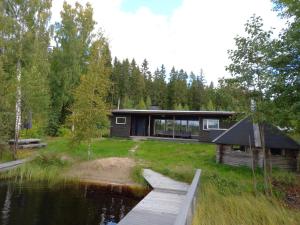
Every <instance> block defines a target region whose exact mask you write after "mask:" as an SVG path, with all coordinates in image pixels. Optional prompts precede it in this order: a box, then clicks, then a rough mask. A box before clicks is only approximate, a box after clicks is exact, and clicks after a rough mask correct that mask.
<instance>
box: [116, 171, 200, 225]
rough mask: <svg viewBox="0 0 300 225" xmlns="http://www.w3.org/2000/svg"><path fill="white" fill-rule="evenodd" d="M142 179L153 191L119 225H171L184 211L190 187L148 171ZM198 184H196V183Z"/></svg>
mask: <svg viewBox="0 0 300 225" xmlns="http://www.w3.org/2000/svg"><path fill="white" fill-rule="evenodd" d="M143 175H144V178H145V179H146V181H147V182H148V183H149V184H150V185H151V186H152V188H153V190H152V191H151V192H150V193H149V194H148V195H147V196H146V197H145V198H144V199H143V200H142V201H141V202H140V203H139V204H138V205H137V206H135V207H134V208H133V209H132V210H131V211H130V212H129V213H128V214H127V215H126V216H125V217H124V218H123V219H122V220H121V221H120V222H119V223H118V224H119V225H173V224H175V222H176V220H177V218H178V215H180V213H181V212H182V211H184V210H182V209H183V207H184V205H185V202H186V200H187V196H188V192H189V190H190V185H188V184H186V183H183V182H178V181H175V180H173V179H171V178H169V177H166V176H163V175H161V174H159V173H156V172H154V171H152V170H150V169H145V170H144V173H143ZM197 183H198V182H197Z"/></svg>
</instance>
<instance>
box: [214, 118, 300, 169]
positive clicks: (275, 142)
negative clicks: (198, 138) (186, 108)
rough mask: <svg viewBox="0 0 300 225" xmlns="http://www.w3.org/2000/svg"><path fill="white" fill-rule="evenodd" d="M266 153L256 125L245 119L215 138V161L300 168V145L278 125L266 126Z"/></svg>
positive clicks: (237, 164)
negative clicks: (265, 163)
mask: <svg viewBox="0 0 300 225" xmlns="http://www.w3.org/2000/svg"><path fill="white" fill-rule="evenodd" d="M264 131H265V132H264V133H265V147H266V154H265V155H264V154H263V151H262V147H261V146H262V145H261V135H260V132H259V128H258V125H257V124H254V123H253V122H252V120H251V119H250V118H245V119H243V120H241V121H240V122H238V123H236V124H235V125H233V126H232V127H231V128H229V129H228V130H227V131H225V132H224V133H222V134H221V135H220V136H219V137H217V138H216V139H215V140H213V142H214V143H216V144H217V147H216V161H217V162H218V163H223V164H228V165H232V166H242V165H243V166H248V167H261V168H262V167H264V157H266V162H267V166H271V167H273V168H274V167H278V168H281V169H285V170H290V171H299V160H300V153H299V152H300V151H299V150H300V148H299V145H298V144H297V143H296V142H295V141H294V140H293V139H292V138H290V137H288V136H287V135H285V134H284V133H283V132H282V131H280V130H279V129H278V128H277V127H275V126H272V125H270V124H265V125H264Z"/></svg>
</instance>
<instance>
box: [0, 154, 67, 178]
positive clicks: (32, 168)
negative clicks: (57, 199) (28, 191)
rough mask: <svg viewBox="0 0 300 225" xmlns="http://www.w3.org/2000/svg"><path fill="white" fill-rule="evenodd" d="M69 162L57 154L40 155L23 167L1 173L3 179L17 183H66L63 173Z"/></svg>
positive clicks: (0, 176)
mask: <svg viewBox="0 0 300 225" xmlns="http://www.w3.org/2000/svg"><path fill="white" fill-rule="evenodd" d="M69 165H70V164H69V162H68V161H66V160H64V159H63V158H61V157H60V156H58V155H56V154H40V155H38V156H37V157H36V158H35V159H34V160H33V161H31V162H28V163H26V164H24V165H21V166H19V167H17V168H15V169H13V170H9V171H7V172H3V173H0V178H1V179H14V180H15V181H18V182H22V181H25V180H26V181H43V182H48V183H51V184H54V183H60V182H63V181H65V177H64V176H63V172H64V171H65V170H66V169H67V168H68V166H69Z"/></svg>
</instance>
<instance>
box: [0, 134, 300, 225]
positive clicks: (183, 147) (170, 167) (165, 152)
mask: <svg viewBox="0 0 300 225" xmlns="http://www.w3.org/2000/svg"><path fill="white" fill-rule="evenodd" d="M47 142H48V147H47V148H45V149H44V150H42V151H41V152H40V155H39V156H38V157H37V158H36V159H35V160H34V161H33V162H31V163H28V164H26V165H24V166H21V167H19V168H18V169H15V170H12V171H10V172H7V173H4V174H2V175H1V177H2V178H12V177H13V178H16V179H17V180H22V179H27V180H43V181H45V180H46V181H49V182H51V183H53V182H58V181H62V180H64V179H65V178H64V177H62V176H61V175H62V174H63V173H64V171H66V170H67V169H68V168H69V167H70V166H71V165H72V164H74V163H76V162H79V161H85V160H88V155H87V145H86V144H84V143H82V144H80V145H76V146H75V145H73V146H72V145H70V144H69V141H68V140H67V139H66V138H51V139H49V140H48V141H47ZM136 144H137V143H136V142H134V141H132V140H127V139H111V138H108V139H102V140H96V139H95V140H94V141H93V144H92V149H93V152H92V155H91V158H90V159H91V160H92V159H96V158H103V157H133V158H134V159H135V160H136V161H137V162H138V165H137V167H136V168H135V169H134V171H133V174H132V176H133V178H134V180H135V181H137V182H139V183H142V184H145V183H144V181H143V179H142V177H141V169H142V168H146V167H147V168H152V169H153V170H155V171H157V172H160V173H162V174H165V175H167V176H170V177H173V178H174V179H177V180H180V181H185V182H191V180H192V179H193V176H194V173H195V170H196V169H197V168H200V169H201V170H202V175H201V187H200V196H199V201H198V207H197V210H196V215H195V218H194V225H198V224H199V225H200V224H208V225H210V224H211V225H213V224H215V225H227V224H228V225H229V224H230V225H241V224H245V225H246V224H247V225H248V224H265V225H272V224H278V225H281V224H292V225H293V224H295V225H296V224H300V213H299V211H298V212H297V211H295V210H291V209H289V208H287V207H286V206H285V205H284V203H283V201H282V200H281V198H280V196H282V194H280V193H279V194H278V195H276V196H277V197H266V196H265V195H264V194H263V176H262V171H261V170H257V171H256V178H257V183H258V185H257V186H258V188H257V191H256V194H254V189H253V185H252V171H251V170H250V169H249V168H246V167H231V166H226V165H222V164H217V163H216V162H215V145H212V144H204V143H178V142H162V141H140V142H139V147H138V150H137V151H136V152H135V153H129V149H131V148H132V147H133V146H135V145H136ZM273 176H274V177H275V178H276V179H277V180H278V181H280V182H283V183H285V184H286V185H294V184H295V183H296V182H298V181H297V179H296V177H295V175H294V174H292V173H286V172H283V171H279V170H274V171H273ZM275 193H276V194H277V192H276V191H275Z"/></svg>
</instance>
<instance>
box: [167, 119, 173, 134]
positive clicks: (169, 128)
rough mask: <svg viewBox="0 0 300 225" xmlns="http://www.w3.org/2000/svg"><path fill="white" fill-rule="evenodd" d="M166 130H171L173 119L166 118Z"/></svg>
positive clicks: (170, 131)
mask: <svg viewBox="0 0 300 225" xmlns="http://www.w3.org/2000/svg"><path fill="white" fill-rule="evenodd" d="M166 132H169V133H172V132H173V120H166Z"/></svg>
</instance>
